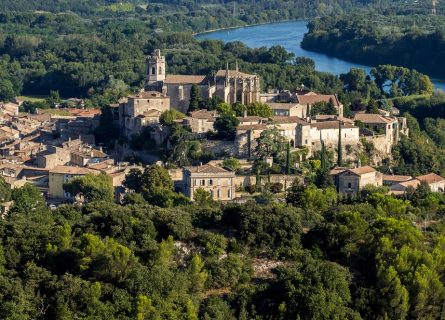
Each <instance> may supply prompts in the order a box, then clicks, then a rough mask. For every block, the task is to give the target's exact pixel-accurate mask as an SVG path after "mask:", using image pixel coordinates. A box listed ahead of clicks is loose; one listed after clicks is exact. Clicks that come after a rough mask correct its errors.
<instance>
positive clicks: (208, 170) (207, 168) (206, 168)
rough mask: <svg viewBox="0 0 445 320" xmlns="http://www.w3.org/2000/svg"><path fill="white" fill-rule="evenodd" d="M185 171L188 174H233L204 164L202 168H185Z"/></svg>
mask: <svg viewBox="0 0 445 320" xmlns="http://www.w3.org/2000/svg"><path fill="white" fill-rule="evenodd" d="M184 169H185V170H187V171H189V172H190V173H212V174H233V172H231V171H228V170H226V169H223V168H221V167H216V166H213V165H211V164H204V165H202V166H194V167H185V168H184Z"/></svg>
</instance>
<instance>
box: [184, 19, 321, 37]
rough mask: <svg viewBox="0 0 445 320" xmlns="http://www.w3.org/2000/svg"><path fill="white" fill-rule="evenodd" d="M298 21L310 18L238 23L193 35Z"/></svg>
mask: <svg viewBox="0 0 445 320" xmlns="http://www.w3.org/2000/svg"><path fill="white" fill-rule="evenodd" d="M310 19H315V18H310ZM297 21H308V19H304V18H303V19H296V20H294V19H292V20H279V21H269V22H261V23H254V24H244V25H238V26H233V27H226V28H217V29H210V30H206V31H201V32H195V33H193V34H192V35H193V36H194V37H196V36H201V35H205V34H208V33H213V32H220V31H229V30H234V29H240V28H251V27H259V26H264V25H268V24H276V23H286V22H297Z"/></svg>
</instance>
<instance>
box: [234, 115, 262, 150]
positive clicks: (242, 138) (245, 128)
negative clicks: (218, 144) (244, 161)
mask: <svg viewBox="0 0 445 320" xmlns="http://www.w3.org/2000/svg"><path fill="white" fill-rule="evenodd" d="M267 129H269V127H268V126H267V124H265V123H259V124H250V125H240V126H238V127H237V128H236V138H235V145H236V149H237V151H238V152H237V154H238V156H240V157H247V158H250V157H251V156H252V150H254V149H255V147H256V144H257V139H258V138H259V137H260V136H261V133H262V132H263V131H264V130H267Z"/></svg>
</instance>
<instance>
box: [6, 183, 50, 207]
mask: <svg viewBox="0 0 445 320" xmlns="http://www.w3.org/2000/svg"><path fill="white" fill-rule="evenodd" d="M11 200H12V201H14V205H13V206H12V208H11V211H10V212H11V213H17V214H27V213H31V212H33V211H34V212H35V211H38V210H40V209H41V208H42V207H44V206H45V199H44V198H43V196H42V193H41V192H40V190H39V189H37V187H35V186H34V185H32V184H30V183H27V184H25V185H24V186H23V187H22V188H19V189H14V190H12V195H11Z"/></svg>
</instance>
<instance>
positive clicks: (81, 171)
mask: <svg viewBox="0 0 445 320" xmlns="http://www.w3.org/2000/svg"><path fill="white" fill-rule="evenodd" d="M49 172H50V173H59V174H78V175H87V174H89V173H92V172H94V171H92V170H90V169H87V168H83V167H72V166H57V167H55V168H54V169H52V170H50V171H49Z"/></svg>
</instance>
